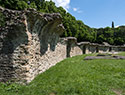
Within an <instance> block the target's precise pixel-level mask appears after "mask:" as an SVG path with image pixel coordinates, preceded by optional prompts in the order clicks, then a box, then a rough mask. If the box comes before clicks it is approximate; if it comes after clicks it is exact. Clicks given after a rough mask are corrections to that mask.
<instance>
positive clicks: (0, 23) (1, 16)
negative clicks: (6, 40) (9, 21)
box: [0, 12, 5, 27]
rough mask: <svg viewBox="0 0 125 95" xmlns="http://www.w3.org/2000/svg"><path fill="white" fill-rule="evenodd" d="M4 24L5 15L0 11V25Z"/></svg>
mask: <svg viewBox="0 0 125 95" xmlns="http://www.w3.org/2000/svg"><path fill="white" fill-rule="evenodd" d="M4 25H5V16H4V15H3V13H2V12H0V27H3V26H4Z"/></svg>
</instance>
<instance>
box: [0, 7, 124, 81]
mask: <svg viewBox="0 0 125 95" xmlns="http://www.w3.org/2000/svg"><path fill="white" fill-rule="evenodd" d="M0 13H2V14H3V16H4V19H5V25H4V26H2V27H1V26H0V81H3V82H5V81H16V82H20V83H29V82H30V81H32V80H33V79H34V78H35V77H36V76H37V75H38V74H40V73H42V72H44V71H46V70H47V69H49V68H50V67H52V66H54V65H55V64H56V63H58V62H60V61H62V60H63V59H65V58H67V57H72V56H76V55H81V54H88V53H96V52H100V51H102V52H105V49H106V51H109V47H111V48H112V49H111V51H112V50H113V51H115V50H118V49H119V48H120V50H118V51H125V47H124V46H123V47H112V46H109V47H108V48H105V45H101V49H100V48H99V46H100V45H98V44H93V43H89V42H87V43H86V42H81V43H77V39H76V38H74V37H67V38H60V37H59V36H60V35H61V34H62V33H63V31H65V29H64V27H63V25H62V21H61V16H60V14H58V13H53V14H43V13H39V12H37V11H35V10H34V9H29V10H24V11H15V10H9V9H4V8H2V7H0Z"/></svg>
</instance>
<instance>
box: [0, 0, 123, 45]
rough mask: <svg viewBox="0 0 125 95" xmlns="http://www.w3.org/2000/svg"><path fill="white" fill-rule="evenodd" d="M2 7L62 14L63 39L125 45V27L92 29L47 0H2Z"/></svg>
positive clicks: (0, 4) (0, 0)
mask: <svg viewBox="0 0 125 95" xmlns="http://www.w3.org/2000/svg"><path fill="white" fill-rule="evenodd" d="M0 6H2V7H6V8H9V9H16V10H24V9H27V8H35V9H37V11H40V12H44V13H60V14H61V16H62V21H63V25H64V27H65V29H66V31H65V32H64V33H63V35H62V37H68V36H73V37H76V38H77V39H78V42H81V41H90V42H96V43H102V42H104V41H105V42H108V43H109V44H114V45H123V44H125V27H124V26H121V27H118V28H114V22H112V28H110V27H106V28H99V29H95V28H90V27H89V26H87V25H85V24H84V23H83V22H82V21H81V20H76V18H75V17H74V16H72V15H71V14H70V13H68V12H66V10H65V9H63V8H62V7H56V6H55V3H54V2H52V1H50V2H48V1H45V0H0Z"/></svg>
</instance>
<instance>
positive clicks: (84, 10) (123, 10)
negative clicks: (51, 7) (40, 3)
mask: <svg viewBox="0 0 125 95" xmlns="http://www.w3.org/2000/svg"><path fill="white" fill-rule="evenodd" d="M46 1H49V0H46ZM52 1H54V2H55V4H56V6H62V7H63V8H65V9H66V10H67V11H68V12H69V13H71V14H72V15H73V16H75V17H76V19H78V20H82V21H83V22H84V23H85V24H87V25H89V26H90V27H95V28H99V27H107V26H111V23H112V21H114V23H115V26H118V25H125V0H52Z"/></svg>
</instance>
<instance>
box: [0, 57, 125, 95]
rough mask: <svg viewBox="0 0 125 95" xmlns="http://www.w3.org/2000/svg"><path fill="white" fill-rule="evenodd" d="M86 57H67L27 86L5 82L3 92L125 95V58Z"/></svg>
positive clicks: (19, 94)
mask: <svg viewBox="0 0 125 95" xmlns="http://www.w3.org/2000/svg"><path fill="white" fill-rule="evenodd" d="M85 56H87V55H82V56H76V57H72V58H68V59H65V60H63V61H62V62H60V63H58V64H57V65H56V66H54V67H52V68H50V69H49V70H47V71H46V72H44V73H42V74H40V75H38V76H37V77H36V78H35V79H34V80H33V81H32V82H31V83H30V84H28V85H26V86H24V85H18V84H11V85H7V84H6V85H5V84H3V85H1V86H0V95H125V60H109V59H107V60H103V59H100V60H87V61H84V60H83V59H84V57H85ZM115 93H118V94H115ZM120 93H121V94H120Z"/></svg>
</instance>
